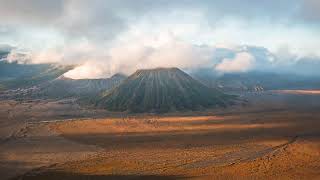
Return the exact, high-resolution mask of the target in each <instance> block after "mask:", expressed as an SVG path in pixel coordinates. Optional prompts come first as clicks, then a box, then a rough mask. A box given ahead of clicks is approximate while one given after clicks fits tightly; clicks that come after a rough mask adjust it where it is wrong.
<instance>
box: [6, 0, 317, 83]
mask: <svg viewBox="0 0 320 180" xmlns="http://www.w3.org/2000/svg"><path fill="white" fill-rule="evenodd" d="M0 21H1V24H0V49H1V48H7V49H8V47H11V49H12V50H11V53H10V55H9V57H8V60H9V61H19V62H26V63H61V64H76V65H78V67H77V68H75V69H74V70H72V71H70V72H68V73H67V74H66V76H68V77H71V78H103V77H109V76H111V75H112V74H114V73H118V72H121V73H125V74H130V73H132V72H134V71H135V70H137V69H141V68H155V67H179V68H182V69H194V68H204V67H205V68H209V69H210V68H211V69H212V70H213V71H219V72H222V73H230V72H248V71H252V70H273V71H294V72H297V73H306V72H309V73H310V72H311V73H314V72H315V71H316V70H314V69H311V70H309V67H310V68H315V64H316V65H319V64H320V63H319V62H320V60H319V59H320V58H319V57H320V50H319V47H320V37H319V34H320V33H319V32H320V1H319V0H268V1H252V0H197V1H196V0H158V1H154V0H135V1H134V0H90V1H88V0H54V1H52V0H28V1H24V0H0ZM301 63H302V64H306V65H305V66H304V67H306V68H304V69H299V68H297V67H298V66H296V64H299V65H301Z"/></svg>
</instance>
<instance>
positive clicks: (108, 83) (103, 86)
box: [38, 74, 126, 98]
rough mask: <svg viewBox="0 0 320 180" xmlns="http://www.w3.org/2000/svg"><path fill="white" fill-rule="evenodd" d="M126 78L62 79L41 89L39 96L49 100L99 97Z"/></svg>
mask: <svg viewBox="0 0 320 180" xmlns="http://www.w3.org/2000/svg"><path fill="white" fill-rule="evenodd" d="M125 78H126V76H124V75H122V74H115V75H113V76H112V77H110V78H105V79H70V78H66V77H60V78H58V79H55V80H54V81H51V82H49V83H47V84H44V85H42V86H41V87H40V90H39V91H38V95H40V96H43V97H49V98H54V97H56V98H62V97H70V96H74V97H77V96H89V95H97V94H98V93H100V92H101V91H107V90H110V89H112V88H113V87H115V86H117V85H118V84H120V83H121V82H122V81H123V80H124V79H125Z"/></svg>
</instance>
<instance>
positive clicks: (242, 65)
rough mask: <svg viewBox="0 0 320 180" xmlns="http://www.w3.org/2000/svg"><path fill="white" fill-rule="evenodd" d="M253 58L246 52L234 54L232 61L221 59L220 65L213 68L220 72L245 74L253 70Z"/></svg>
mask: <svg viewBox="0 0 320 180" xmlns="http://www.w3.org/2000/svg"><path fill="white" fill-rule="evenodd" d="M254 64H255V58H254V56H252V55H251V54H249V53H247V52H241V53H238V54H236V56H235V57H234V58H233V59H227V58H226V59H223V60H222V62H221V63H219V64H218V65H216V66H215V69H216V70H217V71H220V72H227V73H232V72H247V71H249V70H251V69H253V68H254Z"/></svg>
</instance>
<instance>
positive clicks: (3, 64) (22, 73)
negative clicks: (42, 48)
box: [0, 61, 73, 90]
mask: <svg viewBox="0 0 320 180" xmlns="http://www.w3.org/2000/svg"><path fill="white" fill-rule="evenodd" d="M72 68H73V67H72V66H60V65H55V64H18V63H9V62H7V61H0V90H8V89H17V88H27V87H31V86H35V85H39V84H41V83H44V82H47V81H50V80H53V79H56V78H57V77H59V76H61V75H62V74H64V73H65V72H67V71H69V70H70V69H72Z"/></svg>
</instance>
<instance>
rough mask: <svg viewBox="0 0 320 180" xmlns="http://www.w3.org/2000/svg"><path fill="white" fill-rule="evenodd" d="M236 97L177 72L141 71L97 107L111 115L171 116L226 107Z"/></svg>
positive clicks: (129, 78) (109, 94)
mask: <svg viewBox="0 0 320 180" xmlns="http://www.w3.org/2000/svg"><path fill="white" fill-rule="evenodd" d="M232 99H233V96H230V95H226V94H224V93H222V92H220V91H218V90H216V89H212V88H209V87H207V86H205V85H204V84H202V83H200V82H199V81H197V80H195V79H193V78H192V77H191V76H189V75H188V74H187V73H185V72H183V71H181V70H180V69H178V68H156V69H145V70H138V71H136V72H135V73H134V74H132V75H131V76H129V77H128V78H127V79H126V80H125V81H124V82H122V83H121V84H120V85H119V86H117V87H116V88H114V89H113V90H111V91H107V92H105V93H103V94H102V95H101V97H100V98H99V99H98V100H97V101H96V105H97V106H98V107H101V108H105V109H108V110H110V111H128V112H156V113H161V112H169V111H185V110H200V109H203V108H208V107H215V106H226V105H228V104H229V103H230V102H231V101H232Z"/></svg>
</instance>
